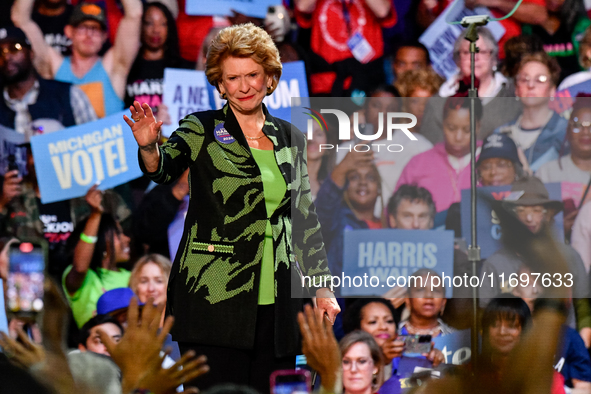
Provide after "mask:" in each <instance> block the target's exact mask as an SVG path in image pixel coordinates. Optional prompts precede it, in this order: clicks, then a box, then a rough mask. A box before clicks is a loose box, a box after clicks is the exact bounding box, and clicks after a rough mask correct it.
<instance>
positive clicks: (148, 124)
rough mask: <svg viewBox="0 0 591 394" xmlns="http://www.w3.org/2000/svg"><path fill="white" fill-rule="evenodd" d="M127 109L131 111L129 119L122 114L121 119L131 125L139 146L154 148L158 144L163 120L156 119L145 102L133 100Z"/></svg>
mask: <svg viewBox="0 0 591 394" xmlns="http://www.w3.org/2000/svg"><path fill="white" fill-rule="evenodd" d="M129 111H130V112H131V119H130V118H128V117H127V115H123V120H125V123H127V124H128V125H129V127H131V131H133V136H134V137H135V140H136V141H137V144H138V145H139V147H140V148H142V149H155V148H156V147H157V146H158V145H157V144H158V140H159V139H160V127H161V126H162V123H163V122H162V121H157V120H156V117H155V116H154V113H153V112H152V108H150V106H149V105H148V104H147V103H143V104H142V105H140V103H139V102H137V101H134V102H133V105H132V106H131V107H129ZM132 119H133V120H132Z"/></svg>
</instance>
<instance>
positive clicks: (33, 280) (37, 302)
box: [7, 242, 45, 314]
mask: <svg viewBox="0 0 591 394" xmlns="http://www.w3.org/2000/svg"><path fill="white" fill-rule="evenodd" d="M8 253H9V255H8V258H9V270H8V291H7V296H8V299H7V304H8V310H9V311H10V312H13V313H24V314H34V313H38V312H41V310H43V281H44V278H45V253H44V249H43V247H42V246H41V245H40V244H34V243H31V242H21V243H14V244H11V245H10V249H9V252H8Z"/></svg>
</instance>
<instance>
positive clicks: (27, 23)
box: [11, 0, 64, 79]
mask: <svg viewBox="0 0 591 394" xmlns="http://www.w3.org/2000/svg"><path fill="white" fill-rule="evenodd" d="M34 3H35V0H16V1H15V2H14V5H13V6H12V11H11V18H12V23H14V25H15V26H17V27H19V28H21V29H22V30H23V31H24V32H25V34H26V35H27V38H28V39H29V41H30V42H31V47H32V49H33V52H34V53H35V60H34V63H35V69H36V70H37V72H38V73H39V75H40V76H41V77H43V78H45V79H53V76H54V75H55V73H56V72H57V70H58V69H59V67H60V66H61V64H62V61H63V60H64V58H63V57H62V55H61V54H60V53H58V52H57V51H56V50H55V49H53V48H52V47H51V46H50V45H48V44H47V43H46V42H45V37H44V36H43V32H42V31H41V29H40V28H39V26H38V25H37V24H36V23H35V22H33V20H32V19H31V14H32V12H33V5H34Z"/></svg>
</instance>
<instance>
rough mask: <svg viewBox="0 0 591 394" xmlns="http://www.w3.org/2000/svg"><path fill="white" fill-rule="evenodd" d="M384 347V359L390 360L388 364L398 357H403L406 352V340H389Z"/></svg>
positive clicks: (394, 338) (395, 337) (392, 338)
mask: <svg viewBox="0 0 591 394" xmlns="http://www.w3.org/2000/svg"><path fill="white" fill-rule="evenodd" d="M381 347H382V353H384V357H386V358H387V359H388V364H389V363H390V362H391V361H392V360H394V359H395V358H396V357H400V356H402V353H403V352H404V340H402V339H399V338H398V337H397V336H393V337H391V338H389V339H388V340H387V341H386V342H384V344H383V345H382V346H381Z"/></svg>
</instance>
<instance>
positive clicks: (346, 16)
mask: <svg viewBox="0 0 591 394" xmlns="http://www.w3.org/2000/svg"><path fill="white" fill-rule="evenodd" d="M347 3H348V1H347V0H341V7H343V18H344V19H345V25H346V26H347V36H349V37H351V13H350V12H349V8H348V7H347Z"/></svg>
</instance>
